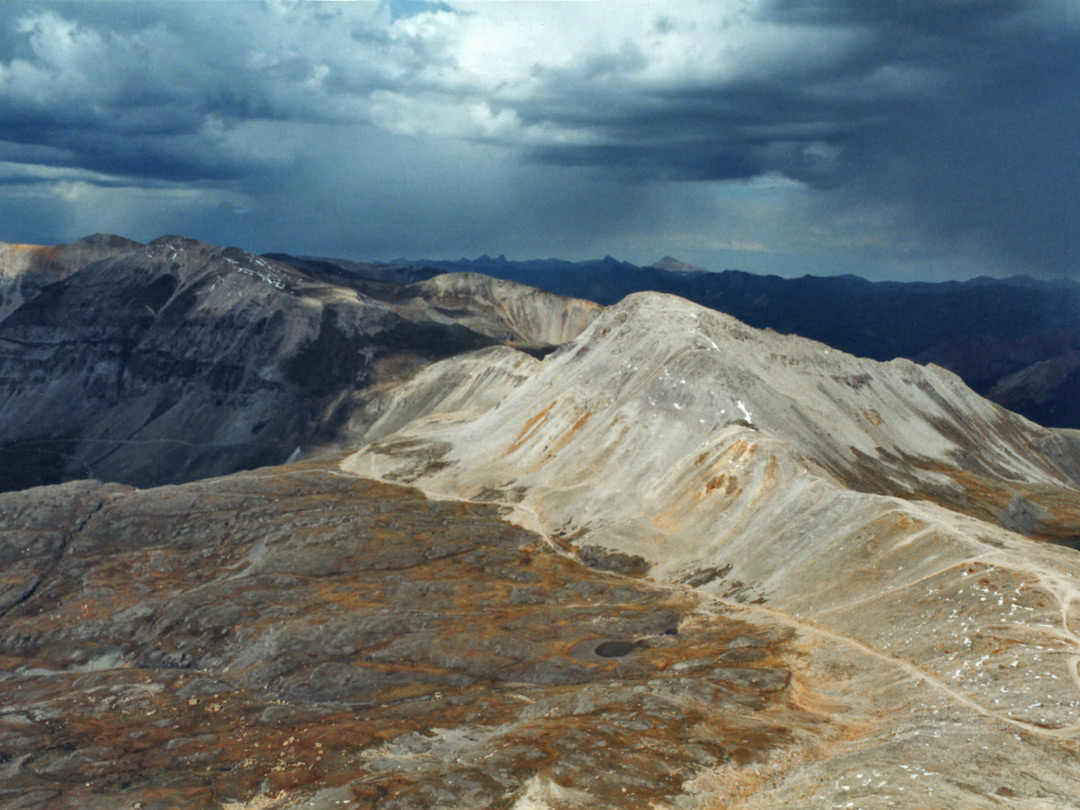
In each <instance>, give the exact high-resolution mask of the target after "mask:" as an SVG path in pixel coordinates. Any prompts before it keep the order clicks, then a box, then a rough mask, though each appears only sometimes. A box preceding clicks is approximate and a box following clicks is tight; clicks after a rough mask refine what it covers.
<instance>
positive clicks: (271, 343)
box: [0, 237, 598, 489]
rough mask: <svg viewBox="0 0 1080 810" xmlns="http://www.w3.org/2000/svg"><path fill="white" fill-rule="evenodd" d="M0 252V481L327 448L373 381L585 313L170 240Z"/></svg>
mask: <svg viewBox="0 0 1080 810" xmlns="http://www.w3.org/2000/svg"><path fill="white" fill-rule="evenodd" d="M0 262H2V263H3V264H2V268H0V269H2V278H3V283H4V286H3V288H2V289H0V292H3V296H4V298H3V302H2V306H0V314H2V315H3V317H0V413H2V414H3V416H2V417H0V461H2V463H0V489H17V488H22V487H26V486H32V485H34V484H41V483H55V482H59V481H63V480H68V479H71V478H83V477H98V478H103V479H107V480H116V481H123V482H126V483H131V484H137V485H140V486H147V485H153V484H160V483H168V482H178V481H187V480H193V479H197V478H202V477H206V476H208V475H215V474H222V473H227V472H231V471H234V470H238V469H244V468H250V467H254V466H258V465H260V464H268V463H277V462H281V461H284V460H285V459H286V458H287V457H289V456H290V455H291V454H292V453H293V452H294V451H295V450H296V449H297V448H298V447H303V448H304V449H308V448H310V446H311V445H313V444H319V443H332V442H334V441H336V440H337V439H338V438H339V435H338V431H339V428H340V426H341V425H343V424H344V423H345V422H346V421H347V419H348V417H349V415H350V414H351V412H352V410H353V409H354V408H355V407H357V406H358V405H359V404H362V402H363V392H364V391H366V390H368V389H369V388H371V387H372V386H375V385H379V384H382V383H385V382H387V381H393V380H396V379H399V378H400V377H402V376H403V375H407V374H408V373H410V372H411V371H412V370H413V369H415V368H417V367H418V366H420V365H422V364H424V363H427V362H430V361H431V360H433V359H437V358H441V357H446V356H449V355H452V354H454V353H457V352H460V351H464V350H467V349H474V348H477V347H480V346H486V345H490V344H493V343H499V342H504V341H514V342H516V343H518V344H521V345H523V346H526V347H528V348H530V349H532V350H535V351H542V350H545V349H544V347H545V346H547V345H548V344H550V343H556V342H562V341H563V340H566V339H568V338H569V337H571V336H572V335H573V334H575V331H574V330H575V329H576V330H577V331H580V329H581V328H584V325H585V324H586V323H587V321H588V318H589V317H590V313H592V312H593V311H595V310H597V309H598V307H596V305H593V304H588V303H586V302H575V301H572V300H567V299H562V298H558V297H557V296H552V295H549V294H546V293H539V292H538V291H533V290H530V289H528V288H523V287H521V285H517V284H514V283H512V282H494V281H492V280H490V279H483V278H482V277H476V278H474V279H464V280H458V281H455V282H454V283H453V284H445V283H442V286H439V285H440V284H441V283H440V282H438V281H437V280H434V281H430V282H426V283H427V284H428V285H435V286H429V287H421V288H420V289H418V290H416V291H414V292H411V293H408V294H404V295H403V294H402V293H401V292H400V290H401V287H400V285H383V289H381V292H380V294H381V295H382V300H379V299H377V298H375V297H373V296H371V295H368V294H365V293H363V292H361V291H358V290H356V289H354V288H352V287H350V286H347V285H341V284H337V283H333V282H332V281H327V280H325V279H322V278H319V277H316V276H314V275H311V274H308V273H305V272H304V271H302V270H299V269H297V268H294V267H292V266H289V265H286V264H281V263H278V262H275V261H272V260H269V259H264V258H261V257H258V256H253V255H251V254H248V253H245V252H244V251H241V250H238V249H235V248H228V249H222V248H217V247H214V246H212V245H208V244H205V243H202V242H197V241H196V240H192V239H185V238H182V237H163V238H161V239H158V240H155V241H154V242H152V243H151V244H149V245H139V244H138V243H134V242H130V241H128V240H124V239H120V238H118V237H93V238H90V239H87V240H83V241H82V242H79V243H75V244H74V245H68V246H60V247H57V248H29V247H26V246H8V247H6V248H4V249H3V250H2V251H0ZM492 284H496V285H498V287H499V289H498V291H497V292H498V296H497V300H498V301H499V302H500V303H499V304H495V303H493V301H494V300H495V299H493V298H492V295H491V292H492V291H491V290H490V286H491V285H492ZM425 293H427V294H428V296H429V297H430V298H431V299H432V300H433V301H435V302H436V303H435V304H429V303H428V302H427V300H426V299H424V298H423V295H424V294H425ZM440 301H442V302H444V303H445V304H446V305H447V306H442V307H441V308H440V304H439V303H438V302H440ZM473 303H475V306H476V307H477V309H476V311H475V312H474V311H471V310H470V309H469V307H470V306H472V305H473ZM448 307H449V308H448Z"/></svg>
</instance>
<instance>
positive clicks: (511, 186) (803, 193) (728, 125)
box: [0, 0, 1080, 274]
mask: <svg viewBox="0 0 1080 810" xmlns="http://www.w3.org/2000/svg"><path fill="white" fill-rule="evenodd" d="M452 5H454V6H455V8H453V9H451V8H450V6H449V5H446V4H443V3H426V2H418V1H417V2H398V0H392V2H385V3H382V4H374V3H306V2H298V1H297V0H267V1H266V2H260V3H256V2H229V1H228V0H225V1H223V2H179V0H170V1H169V2H143V1H142V0H140V2H90V3H88V2H19V0H13V1H9V2H5V3H3V4H0V184H3V186H4V188H5V189H8V190H9V191H8V194H9V196H8V197H7V198H6V199H5V200H0V214H2V213H5V212H8V211H11V210H17V209H18V207H19V206H23V207H24V208H25V209H26V210H35V211H45V210H55V211H58V212H63V213H64V215H65V216H67V217H68V219H70V220H71V221H72V222H73V223H74V224H73V225H72V226H71V227H73V228H74V227H81V226H82V223H84V222H93V221H94V220H92V218H91V217H90V216H89V214H88V213H87V212H88V210H90V209H89V208H88V204H87V202H86V200H87V199H88V198H91V199H94V200H95V204H97V205H99V206H100V207H103V208H107V209H108V210H109V211H119V212H121V213H117V214H116V219H115V220H112V221H115V222H119V223H121V224H122V223H125V222H145V223H148V224H147V225H146V227H148V228H150V227H159V228H160V229H162V230H176V226H173V225H170V224H169V223H167V222H161V224H160V225H152V224H149V223H151V221H152V222H154V223H156V222H158V220H152V219H151V213H145V214H144V213H142V212H156V213H154V214H153V216H158V217H165V216H169V217H174V218H177V219H179V220H180V221H186V222H192V223H195V224H198V225H200V227H202V226H204V225H205V226H207V227H218V228H220V229H224V228H225V227H226V226H228V227H229V228H233V229H235V232H236V234H237V235H235V236H232V237H230V235H229V233H227V232H225V231H221V232H220V233H219V232H215V234H214V236H215V238H223V239H224V240H225V241H230V242H234V243H235V242H240V241H243V238H244V236H243V235H250V234H255V233H258V232H259V230H258V229H259V228H260V227H262V228H264V230H265V232H266V233H271V234H276V235H280V236H282V237H286V236H288V234H287V230H288V228H289V226H290V223H292V222H297V223H298V222H299V221H300V219H298V218H297V217H296V215H295V211H294V210H292V206H293V205H294V204H295V202H294V201H297V200H303V201H304V206H305V208H304V210H305V217H306V218H305V219H304V227H305V229H306V230H305V231H304V232H303V233H300V232H298V233H297V234H296V237H295V238H296V239H297V240H300V239H304V240H307V243H309V244H310V239H311V237H310V234H311V233H315V232H317V233H319V234H321V235H322V238H324V239H325V248H324V249H325V250H327V251H330V250H334V249H335V248H334V245H335V244H338V245H351V246H355V247H356V249H357V250H360V249H363V244H358V243H354V242H352V241H349V240H350V239H355V237H354V236H353V235H352V234H354V233H355V231H356V228H355V227H354V225H353V224H352V223H353V222H354V221H362V222H366V223H370V224H371V229H372V236H371V237H370V240H369V241H368V242H367V243H365V244H367V245H370V246H373V247H376V246H377V247H378V249H379V250H385V251H388V252H392V253H396V254H400V253H407V252H409V251H410V249H411V248H410V245H409V244H408V238H409V236H408V235H409V234H410V233H413V234H417V236H416V240H417V242H416V243H417V244H422V245H423V247H424V250H425V251H431V252H434V251H436V250H438V249H439V245H440V244H441V245H444V247H445V249H446V250H447V251H451V252H453V251H464V250H466V249H471V248H472V246H473V245H478V246H479V247H480V248H481V249H482V250H485V251H502V250H509V249H510V245H514V244H518V245H522V246H524V247H522V248H521V249H523V250H537V251H543V252H544V253H546V254H550V253H552V252H556V251H557V250H563V251H565V252H568V253H573V252H574V250H575V249H578V250H585V249H587V248H586V247H585V246H586V245H588V246H589V247H588V249H591V246H592V245H593V244H594V242H593V241H588V240H589V239H590V238H591V239H593V240H595V239H600V238H602V237H603V235H604V234H610V235H612V236H615V235H625V234H626V233H627V232H628V229H630V228H631V227H633V228H635V229H648V228H649V227H655V228H657V230H656V239H657V240H659V241H662V240H663V239H667V238H672V239H674V238H676V237H669V236H666V235H665V234H666V233H668V232H671V233H674V232H675V231H676V230H677V231H678V234H677V238H678V239H683V240H686V239H689V240H690V241H691V242H692V241H694V240H695V239H697V240H698V241H701V239H699V238H698V237H699V236H701V235H702V234H708V233H709V232H710V230H711V229H713V228H715V227H717V226H716V225H715V221H716V220H715V219H710V216H712V217H714V218H715V217H720V218H721V222H722V223H723V222H730V221H731V213H732V211H733V210H736V209H735V208H733V206H736V205H737V206H741V207H742V210H745V211H751V210H752V209H753V207H754V206H755V205H756V206H758V209H759V211H760V212H761V213H760V214H758V215H755V216H750V215H749V214H748V215H747V216H746V218H745V219H744V220H741V221H740V222H741V224H739V225H738V227H743V228H759V229H760V232H749V231H747V232H746V233H744V234H735V235H733V234H732V233H728V234H727V235H726V236H725V237H724V238H717V239H714V240H713V241H714V242H716V243H717V244H721V243H723V244H728V243H732V244H733V243H734V242H736V241H738V242H740V243H745V244H747V245H752V246H753V250H755V251H757V254H756V255H760V256H762V257H764V256H766V255H768V254H770V251H771V252H772V254H774V255H777V256H779V255H780V254H781V253H783V252H785V251H786V253H787V254H789V256H791V257H794V258H789V259H788V261H789V262H792V263H795V262H797V260H798V258H797V256H796V254H798V252H799V251H800V250H804V249H806V250H809V249H811V248H812V249H813V250H815V251H818V252H819V253H821V252H822V251H825V252H827V251H828V250H834V251H836V252H837V254H836V255H838V256H839V252H842V251H844V250H850V249H851V248H850V245H851V244H853V243H856V242H857V243H859V244H874V245H878V246H881V247H880V250H881V251H886V252H887V251H888V250H893V249H896V250H901V251H906V254H905V256H906V259H905V261H908V262H909V263H913V262H916V261H917V260H919V259H920V257H936V258H937V259H938V260H940V261H948V259H949V257H950V256H956V257H960V256H961V255H962V254H963V255H966V256H968V257H969V261H968V262H967V266H966V267H965V269H964V270H963V271H964V272H967V269H966V268H967V267H974V266H975V265H977V264H979V262H983V263H984V264H985V265H986V268H987V269H990V270H995V271H1007V270H1010V269H1011V270H1015V271H1017V272H1020V271H1023V272H1038V273H1051V274H1058V273H1072V272H1074V271H1075V269H1076V268H1077V267H1078V265H1080V257H1078V255H1077V250H1078V248H1077V244H1078V242H1080V236H1078V235H1077V233H1076V227H1075V226H1074V225H1073V222H1075V221H1076V219H1077V216H1078V215H1080V211H1078V210H1077V204H1076V202H1075V199H1076V191H1075V189H1076V188H1077V184H1078V181H1080V166H1078V165H1077V161H1078V155H1080V141H1078V137H1080V136H1078V135H1077V127H1076V126H1075V124H1074V122H1073V119H1074V118H1075V114H1076V113H1075V111H1076V110H1077V109H1080V59H1078V58H1077V56H1076V54H1077V53H1080V19H1078V16H1080V11H1077V12H1070V11H1068V10H1067V9H1068V6H1069V4H1066V3H1060V2H1057V0H1046V2H1038V1H1037V0H1031V1H1030V2H1021V0H968V2H964V1H963V0H879V1H878V2H873V3H870V2H856V1H855V0H831V1H830V2H824V1H823V0H817V1H816V2H811V1H810V0H805V1H797V0H764V1H763V2H760V3H750V2H735V0H731V2H725V1H724V0H717V2H714V3H707V4H695V5H688V4H668V3H664V4H645V3H637V2H634V3H620V4H611V5H604V4H600V5H594V4H576V3H574V4H561V3H539V4H537V3H529V4H521V5H518V4H514V3H497V4H492V3H481V4H476V5H473V6H466V7H464V8H461V7H458V6H457V4H452ZM410 142H411V143H412V145H411V146H410V145H408V143H410ZM478 156H484V157H483V158H480V157H478ZM343 178H348V181H347V182H346V181H345V180H344V179H343ZM763 178H764V179H765V180H767V181H768V182H767V183H765V184H763V185H761V186H760V188H762V189H766V191H763V192H761V193H758V192H757V191H755V189H758V188H759V187H758V186H755V185H754V183H755V182H757V181H759V180H762V179H763ZM783 182H790V183H791V186H792V187H793V188H794V189H795V190H791V189H788V190H787V191H783V189H784V188H786V187H784V186H782V183H783ZM50 184H52V186H55V188H56V199H53V200H49V199H44V198H43V197H42V196H41V194H43V193H44V192H43V191H42V189H44V188H49V187H52V186H50ZM583 184H584V185H583ZM16 187H19V188H21V189H22V192H20V193H22V196H21V197H18V198H16V196H13V195H14V194H15V191H14V189H16ZM86 187H90V188H96V189H120V188H125V187H130V189H131V193H130V194H127V196H124V197H122V198H121V196H114V197H112V198H109V199H110V200H111V201H114V202H117V204H116V205H112V203H110V205H109V206H104V205H103V204H102V203H101V202H100V200H99V198H98V197H94V196H93V195H89V194H88V193H87V192H86ZM147 189H149V190H154V189H158V190H167V191H169V195H171V196H169V195H164V196H163V195H158V196H157V197H153V205H151V204H150V203H148V202H147V198H146V197H145V195H142V191H144V190H147ZM314 189H319V190H322V191H320V192H319V193H320V194H321V195H322V196H318V197H317V196H316V194H315V192H314V191H313V190H314ZM620 189H621V190H620ZM777 189H781V190H780V191H777ZM136 192H138V193H136ZM174 192H175V193H174ZM187 192H191V193H190V194H187ZM751 192H753V193H751ZM163 194H164V192H163ZM590 194H593V195H594V196H598V195H603V199H604V204H603V205H596V204H594V205H589V204H588V200H589V195H590ZM140 195H142V196H140ZM185 195H187V196H185ZM680 195H681V200H682V201H679V199H678V198H679V197H680ZM710 195H711V196H710ZM725 195H727V196H726V197H725ZM755 195H756V196H755ZM785 195H786V196H785ZM485 199H486V200H487V202H485V201H484V200H485ZM185 200H186V201H187V202H185ZM387 200H391V201H392V204H390V203H387ZM571 200H572V201H573V205H571V203H570V201H571ZM725 200H726V201H725ZM470 201H473V202H471V203H470ZM120 203H122V204H120ZM796 204H797V206H798V208H797V209H796V208H794V207H792V206H795V205H796ZM184 205H188V206H189V208H188V209H185V208H184V207H183V206H184ZM50 206H51V207H50ZM155 206H157V207H155ZM195 206H201V208H199V209H198V210H196V208H195ZM784 206H788V207H787V208H785V207H784ZM568 207H572V208H573V210H574V212H575V213H574V216H573V217H572V222H570V223H569V224H568V222H567V218H566V217H564V216H562V215H561V214H560V213H559V212H560V211H563V210H567V209H568ZM388 210H392V211H393V216H391V215H390V214H388V213H387V211H388ZM313 212H320V213H319V216H318V217H316V215H315V214H314V213H313ZM410 212H412V213H411V214H410ZM666 212H678V216H676V215H675V213H671V214H670V216H668V215H667V213H666ZM710 212H712V213H710ZM867 212H869V214H867ZM121 214H122V215H123V216H121ZM863 214H867V215H866V216H863ZM665 216H667V224H666V225H664V226H663V227H664V228H666V229H667V230H666V231H665V232H663V233H661V231H660V230H659V229H660V228H661V225H659V224H655V225H650V223H659V222H660V221H661V220H664V217H665ZM123 217H127V218H126V219H125V218H123ZM140 217H142V218H141V219H140ZM185 217H186V219H185ZM768 217H771V220H769V222H768V223H765V220H766V219H767V218H768ZM335 219H336V220H337V221H339V223H340V224H338V225H337V226H336V228H335V226H333V225H332V223H333V222H334V221H335ZM681 220H686V222H685V227H684V225H683V224H682V223H681ZM207 223H209V225H207ZM260 223H262V224H260ZM265 223H270V224H265ZM844 223H856V224H854V225H851V226H847V225H844ZM94 227H95V228H96V226H94ZM297 227H299V225H297ZM376 227H377V230H378V234H377V235H375V233H374V230H375V229H376ZM727 227H730V228H735V227H736V225H735V224H731V225H729V226H727ZM559 228H566V229H567V233H568V234H570V235H569V236H567V239H566V240H565V241H564V242H562V243H559V242H557V241H554V246H552V247H550V248H549V247H546V245H547V244H549V243H552V242H553V240H554V238H555V237H556V236H557V233H556V230H557V229H559ZM844 228H847V229H848V230H847V231H846V232H843V231H844ZM858 228H868V229H874V228H876V229H877V230H876V231H874V232H870V231H867V232H866V233H852V232H851V231H852V230H853V229H858ZM691 231H694V232H696V233H697V234H698V236H694V234H693V233H690V232H691ZM811 232H813V234H814V235H813V238H812V239H810V237H808V236H807V234H809V233H811ZM530 233H532V234H536V235H537V236H535V237H534V239H533V241H531V242H530V241H528V237H527V235H528V234H530ZM454 234H469V236H468V237H467V238H466V237H464V236H463V237H462V238H461V240H460V241H459V242H454V241H453V239H454ZM588 234H593V235H594V236H593V237H589V236H588ZM680 234H681V235H680ZM687 234H690V235H689V236H687ZM829 234H833V236H829ZM151 235H153V234H151ZM435 235H439V237H438V239H436V237H435ZM644 236H647V234H645V235H643V237H642V238H643V239H644ZM736 236H737V239H736V238H735V237H736ZM781 237H782V238H781ZM702 238H703V237H702ZM482 239H488V240H490V244H486V245H479V242H480V241H481V240H482ZM829 239H833V242H829V241H828V240H829ZM439 240H442V241H439ZM515 240H517V241H515ZM543 240H547V241H546V242H544V241H543ZM575 240H576V241H575ZM800 240H801V241H800ZM808 240H809V241H808ZM283 241H286V242H287V239H283ZM659 241H658V243H659ZM705 241H708V240H705ZM780 242H783V245H782V246H781V247H770V245H772V244H773V243H777V244H779V243H780ZM560 244H561V245H562V247H558V245H560ZM395 245H396V246H397V247H395ZM531 245H540V246H538V247H535V248H534V247H530V246H531ZM890 245H891V246H892V247H890ZM897 245H900V247H896V246H897ZM275 247H280V248H288V247H289V245H288V244H282V243H278V244H276V245H275ZM312 247H313V248H314V249H318V246H317V245H312ZM601 249H603V248H601ZM617 249H618V248H617V245H611V246H610V248H608V249H603V250H604V252H612V251H616V250H617ZM875 249H878V248H875ZM664 250H667V248H665V249H664ZM822 255H825V254H822ZM871 255H873V254H865V255H864V254H857V253H849V255H848V258H847V261H848V264H849V265H850V263H851V262H853V261H855V260H856V259H858V258H859V257H860V256H864V257H865V256H871ZM971 257H975V258H971ZM697 261H698V262H699V263H701V262H704V263H706V264H708V263H709V262H708V259H707V257H705V258H699V259H697ZM815 261H818V262H819V266H820V264H821V263H823V262H828V261H830V259H829V258H828V256H825V258H824V259H823V258H822V257H821V256H818V258H817V259H815ZM766 269H781V268H779V267H778V266H769V267H766ZM808 269H814V268H813V267H810V268H808Z"/></svg>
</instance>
